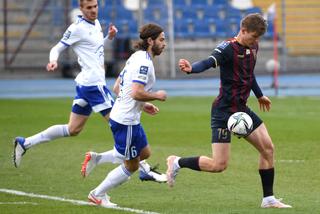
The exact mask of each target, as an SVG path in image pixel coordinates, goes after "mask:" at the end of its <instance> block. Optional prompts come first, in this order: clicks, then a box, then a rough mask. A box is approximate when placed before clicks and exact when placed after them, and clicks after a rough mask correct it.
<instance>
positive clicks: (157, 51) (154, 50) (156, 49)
mask: <svg viewBox="0 0 320 214" xmlns="http://www.w3.org/2000/svg"><path fill="white" fill-rule="evenodd" d="M151 50H152V53H153V54H154V55H155V56H159V55H160V54H161V53H162V50H163V48H160V47H159V46H153V47H152V48H151Z"/></svg>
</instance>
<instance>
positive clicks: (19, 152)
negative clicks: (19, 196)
mask: <svg viewBox="0 0 320 214" xmlns="http://www.w3.org/2000/svg"><path fill="white" fill-rule="evenodd" d="M76 91H77V95H76V97H75V100H74V102H73V105H72V112H71V113H70V117H69V122H68V124H64V125H54V126H51V127H49V128H47V129H46V130H44V131H41V132H39V133H37V134H35V135H33V136H30V137H27V138H24V137H16V138H15V140H14V150H13V163H14V165H15V167H18V166H19V165H20V163H21V159H22V156H23V155H24V154H25V153H26V151H27V149H29V148H31V147H33V146H35V145H38V144H41V143H45V142H49V141H52V140H54V139H57V138H61V137H68V136H75V135H77V134H79V133H80V132H81V130H82V129H83V127H84V125H85V123H86V121H87V119H88V117H89V115H90V114H91V111H92V109H91V107H90V106H89V105H88V102H87V101H85V99H82V98H81V96H82V93H81V91H80V89H79V87H78V86H77V87H76Z"/></svg>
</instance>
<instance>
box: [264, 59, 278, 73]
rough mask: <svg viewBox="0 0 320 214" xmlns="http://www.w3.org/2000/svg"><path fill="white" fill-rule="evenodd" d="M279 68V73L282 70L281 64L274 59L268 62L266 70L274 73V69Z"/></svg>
mask: <svg viewBox="0 0 320 214" xmlns="http://www.w3.org/2000/svg"><path fill="white" fill-rule="evenodd" d="M275 68H277V70H278V71H279V70H280V63H279V61H276V60H274V59H269V60H268V61H267V62H266V69H267V71H268V72H270V73H271V72H273V71H274V69H275Z"/></svg>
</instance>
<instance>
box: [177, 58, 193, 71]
mask: <svg viewBox="0 0 320 214" xmlns="http://www.w3.org/2000/svg"><path fill="white" fill-rule="evenodd" d="M179 68H180V70H181V71H182V72H185V73H190V72H191V70H192V66H191V64H190V62H189V61H188V60H186V59H180V60H179Z"/></svg>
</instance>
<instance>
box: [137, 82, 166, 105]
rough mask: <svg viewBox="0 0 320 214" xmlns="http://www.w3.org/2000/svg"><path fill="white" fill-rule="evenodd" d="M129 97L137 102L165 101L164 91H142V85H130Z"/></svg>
mask: <svg viewBox="0 0 320 214" xmlns="http://www.w3.org/2000/svg"><path fill="white" fill-rule="evenodd" d="M131 97H132V98H133V99H135V100H138V101H152V100H159V101H165V100H166V99H167V93H166V92H165V91H164V90H159V91H156V92H148V91H145V90H144V85H143V84H140V83H132V92H131Z"/></svg>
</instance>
